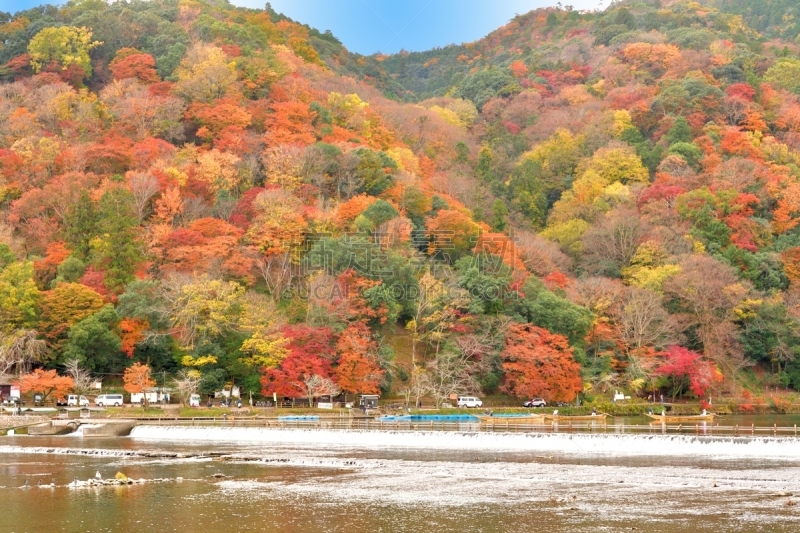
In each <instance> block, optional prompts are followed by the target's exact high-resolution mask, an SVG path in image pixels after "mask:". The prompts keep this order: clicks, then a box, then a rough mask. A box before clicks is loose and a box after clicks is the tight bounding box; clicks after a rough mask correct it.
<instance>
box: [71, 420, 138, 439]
mask: <svg viewBox="0 0 800 533" xmlns="http://www.w3.org/2000/svg"><path fill="white" fill-rule="evenodd" d="M85 424H86V425H84V426H83V429H82V430H81V431H82V432H83V434H84V435H85V436H87V437H125V436H127V435H130V434H131V430H133V427H134V426H135V424H134V423H133V422H117V421H114V422H111V421H103V422H99V423H98V421H93V422H85Z"/></svg>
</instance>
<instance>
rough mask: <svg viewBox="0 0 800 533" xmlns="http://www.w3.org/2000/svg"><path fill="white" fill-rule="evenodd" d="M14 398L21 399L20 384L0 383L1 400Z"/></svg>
mask: <svg viewBox="0 0 800 533" xmlns="http://www.w3.org/2000/svg"><path fill="white" fill-rule="evenodd" d="M12 398H14V399H16V400H19V398H20V393H19V385H15V384H13V383H8V382H4V383H0V402H4V401H7V400H11V399H12Z"/></svg>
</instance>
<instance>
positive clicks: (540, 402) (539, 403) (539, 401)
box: [522, 398, 547, 407]
mask: <svg viewBox="0 0 800 533" xmlns="http://www.w3.org/2000/svg"><path fill="white" fill-rule="evenodd" d="M522 407H547V402H546V401H544V398H533V399H532V400H528V401H527V402H525V403H523V404H522Z"/></svg>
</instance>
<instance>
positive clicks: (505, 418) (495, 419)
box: [475, 414, 544, 425]
mask: <svg viewBox="0 0 800 533" xmlns="http://www.w3.org/2000/svg"><path fill="white" fill-rule="evenodd" d="M475 416H477V417H478V418H480V420H481V423H483V424H511V425H513V424H543V423H544V415H538V414H526V415H503V414H496V415H475Z"/></svg>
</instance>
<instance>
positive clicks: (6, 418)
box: [0, 415, 50, 429]
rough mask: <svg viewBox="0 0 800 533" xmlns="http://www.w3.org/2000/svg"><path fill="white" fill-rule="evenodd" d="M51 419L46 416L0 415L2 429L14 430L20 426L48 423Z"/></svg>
mask: <svg viewBox="0 0 800 533" xmlns="http://www.w3.org/2000/svg"><path fill="white" fill-rule="evenodd" d="M49 420H50V419H49V418H48V417H46V416H33V415H22V416H17V415H0V428H6V429H8V428H14V427H19V426H27V425H29V424H40V423H42V422H48V421H49Z"/></svg>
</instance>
